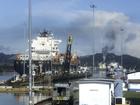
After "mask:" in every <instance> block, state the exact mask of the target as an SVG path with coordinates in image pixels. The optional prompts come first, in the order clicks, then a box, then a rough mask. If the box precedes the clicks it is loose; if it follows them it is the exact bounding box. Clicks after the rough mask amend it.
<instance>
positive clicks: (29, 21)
mask: <svg viewBox="0 0 140 105" xmlns="http://www.w3.org/2000/svg"><path fill="white" fill-rule="evenodd" d="M31 8H32V7H31V0H28V37H29V105H34V104H33V97H32V54H31V52H32V51H31V36H32V16H31V14H32V12H31Z"/></svg>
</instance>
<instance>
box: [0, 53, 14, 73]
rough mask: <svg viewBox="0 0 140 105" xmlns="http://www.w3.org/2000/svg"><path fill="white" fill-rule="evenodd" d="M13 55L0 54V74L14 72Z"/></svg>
mask: <svg viewBox="0 0 140 105" xmlns="http://www.w3.org/2000/svg"><path fill="white" fill-rule="evenodd" d="M14 57H15V55H14V54H4V53H0V72H2V71H11V70H14V67H13V61H14V59H13V58H14Z"/></svg>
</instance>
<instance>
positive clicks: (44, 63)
mask: <svg viewBox="0 0 140 105" xmlns="http://www.w3.org/2000/svg"><path fill="white" fill-rule="evenodd" d="M61 42H62V40H58V39H55V38H54V35H53V33H52V32H49V31H46V30H44V31H43V32H41V33H39V36H37V37H36V39H33V40H32V43H31V48H32V49H31V51H32V53H31V55H32V70H33V74H35V75H39V74H44V73H48V74H54V73H55V74H57V73H64V72H65V73H66V72H70V71H71V72H74V71H76V70H77V66H78V63H79V60H78V56H77V55H76V54H71V46H72V36H71V35H69V36H68V40H67V44H66V52H65V53H60V50H59V45H60V43H61ZM14 68H15V71H16V72H17V73H19V74H20V76H22V75H28V74H29V55H28V54H17V55H16V60H15V61H14Z"/></svg>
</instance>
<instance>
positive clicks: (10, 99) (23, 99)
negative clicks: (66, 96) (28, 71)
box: [0, 72, 47, 105]
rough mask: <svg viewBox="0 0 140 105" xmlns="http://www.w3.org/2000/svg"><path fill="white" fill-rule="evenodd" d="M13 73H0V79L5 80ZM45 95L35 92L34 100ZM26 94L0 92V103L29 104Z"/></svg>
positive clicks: (9, 104) (8, 104)
mask: <svg viewBox="0 0 140 105" xmlns="http://www.w3.org/2000/svg"><path fill="white" fill-rule="evenodd" d="M14 75H15V73H14V72H6V73H0V80H7V79H9V78H12V77H13V76H14ZM46 97H47V96H46V95H43V94H35V95H34V102H35V103H36V101H39V100H41V99H45V98H46ZM28 100H29V96H28V94H17V93H16V94H14V93H0V105H29V104H28V102H29V101H28Z"/></svg>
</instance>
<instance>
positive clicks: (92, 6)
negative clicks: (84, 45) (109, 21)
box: [90, 4, 95, 76]
mask: <svg viewBox="0 0 140 105" xmlns="http://www.w3.org/2000/svg"><path fill="white" fill-rule="evenodd" d="M90 8H92V10H93V26H94V8H95V5H94V4H93V5H90ZM93 28H94V27H93ZM93 32H94V30H93ZM94 71H95V37H94V35H93V73H94ZM92 76H93V74H92Z"/></svg>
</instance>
